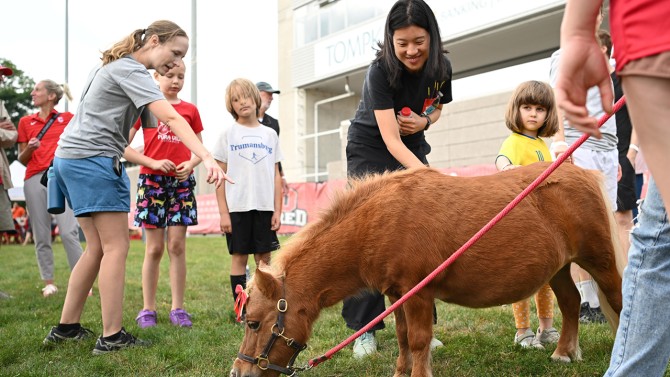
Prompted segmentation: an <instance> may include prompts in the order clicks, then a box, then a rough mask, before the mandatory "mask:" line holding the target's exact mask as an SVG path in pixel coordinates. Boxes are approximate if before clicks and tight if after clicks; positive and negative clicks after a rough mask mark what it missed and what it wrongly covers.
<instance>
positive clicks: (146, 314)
mask: <svg viewBox="0 0 670 377" xmlns="http://www.w3.org/2000/svg"><path fill="white" fill-rule="evenodd" d="M135 322H137V325H138V326H139V327H140V328H141V329H146V328H147V327H154V326H156V312H155V311H152V310H140V312H139V313H138V314H137V318H135Z"/></svg>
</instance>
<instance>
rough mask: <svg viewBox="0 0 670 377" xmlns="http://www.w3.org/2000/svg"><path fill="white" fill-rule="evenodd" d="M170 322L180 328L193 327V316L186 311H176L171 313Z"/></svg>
mask: <svg viewBox="0 0 670 377" xmlns="http://www.w3.org/2000/svg"><path fill="white" fill-rule="evenodd" d="M170 321H171V322H172V324H173V325H175V326H179V327H191V326H193V323H191V315H190V314H188V313H187V312H186V310H184V309H175V310H173V311H171V312H170Z"/></svg>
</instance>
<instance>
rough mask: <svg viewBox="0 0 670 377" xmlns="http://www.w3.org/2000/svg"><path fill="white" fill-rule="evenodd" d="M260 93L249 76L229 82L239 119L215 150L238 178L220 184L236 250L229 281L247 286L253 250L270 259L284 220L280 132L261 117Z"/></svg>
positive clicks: (224, 219)
mask: <svg viewBox="0 0 670 377" xmlns="http://www.w3.org/2000/svg"><path fill="white" fill-rule="evenodd" d="M260 106H261V97H260V93H259V92H258V89H257V88H256V85H254V83H252V82H251V81H249V80H246V79H235V80H233V81H232V82H231V83H230V85H228V88H226V108H227V109H228V111H229V112H230V114H232V116H233V118H235V121H236V122H235V123H233V124H232V125H230V126H227V127H225V128H224V130H223V132H222V133H221V136H220V137H219V140H218V141H217V143H216V145H215V146H214V149H213V153H212V155H213V156H214V158H215V159H216V160H217V161H218V162H219V165H220V166H221V168H222V169H223V171H224V172H226V174H228V176H229V177H231V179H232V180H233V181H234V182H235V184H226V185H221V187H219V188H218V189H217V190H216V198H217V201H218V204H219V214H220V216H221V231H222V232H223V233H225V234H226V241H227V242H228V252H229V253H230V255H232V263H231V266H230V285H231V288H232V291H233V300H235V299H236V298H237V293H236V292H235V287H236V286H237V285H241V286H242V287H246V280H247V279H246V266H247V261H248V259H249V254H253V255H254V259H255V261H256V265H257V266H258V264H259V263H260V262H261V261H263V262H265V263H269V262H270V255H271V253H272V252H273V251H274V250H277V249H279V240H278V239H277V233H276V231H277V230H278V229H279V226H280V225H281V222H280V217H281V199H282V197H281V195H282V194H281V193H282V183H281V175H280V174H279V164H278V163H279V161H281V160H282V154H281V151H280V148H279V137H278V136H277V133H276V132H275V131H274V130H273V129H271V128H269V127H264V126H263V125H262V124H261V123H260V122H259V121H258V111H259V109H260Z"/></svg>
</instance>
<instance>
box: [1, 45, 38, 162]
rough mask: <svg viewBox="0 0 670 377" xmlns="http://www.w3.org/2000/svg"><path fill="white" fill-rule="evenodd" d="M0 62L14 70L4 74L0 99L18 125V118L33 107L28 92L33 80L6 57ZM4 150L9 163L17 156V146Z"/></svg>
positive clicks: (33, 84) (31, 89) (33, 83)
mask: <svg viewBox="0 0 670 377" xmlns="http://www.w3.org/2000/svg"><path fill="white" fill-rule="evenodd" d="M0 64H1V65H3V66H5V67H9V68H11V69H12V71H14V74H13V75H12V76H5V80H4V82H3V83H2V84H0V100H2V102H3V103H4V104H5V108H7V112H8V113H9V116H10V117H11V118H12V122H14V125H16V126H18V125H19V119H21V117H22V116H24V115H26V114H28V113H29V112H31V111H33V109H34V107H33V101H32V98H31V97H30V92H32V91H33V88H34V87H35V80H33V79H32V78H31V77H28V76H26V75H24V74H23V71H22V70H20V69H18V68H16V66H15V65H14V63H12V62H11V61H9V60H7V59H4V58H0ZM5 152H7V158H8V159H9V163H10V164H11V163H12V162H13V161H14V160H16V158H17V157H18V147H17V146H14V147H13V148H7V149H6V150H5Z"/></svg>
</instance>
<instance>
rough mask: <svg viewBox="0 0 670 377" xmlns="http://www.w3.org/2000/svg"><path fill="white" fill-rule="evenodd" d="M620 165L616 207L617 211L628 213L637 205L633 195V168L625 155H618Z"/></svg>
mask: <svg viewBox="0 0 670 377" xmlns="http://www.w3.org/2000/svg"><path fill="white" fill-rule="evenodd" d="M619 165H621V180H620V181H619V182H618V183H617V190H616V206H617V211H628V210H632V209H633V208H635V206H636V205H637V204H636V202H637V197H636V194H635V168H633V165H632V164H631V163H630V160H629V159H628V158H627V157H626V155H621V154H620V155H619Z"/></svg>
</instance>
